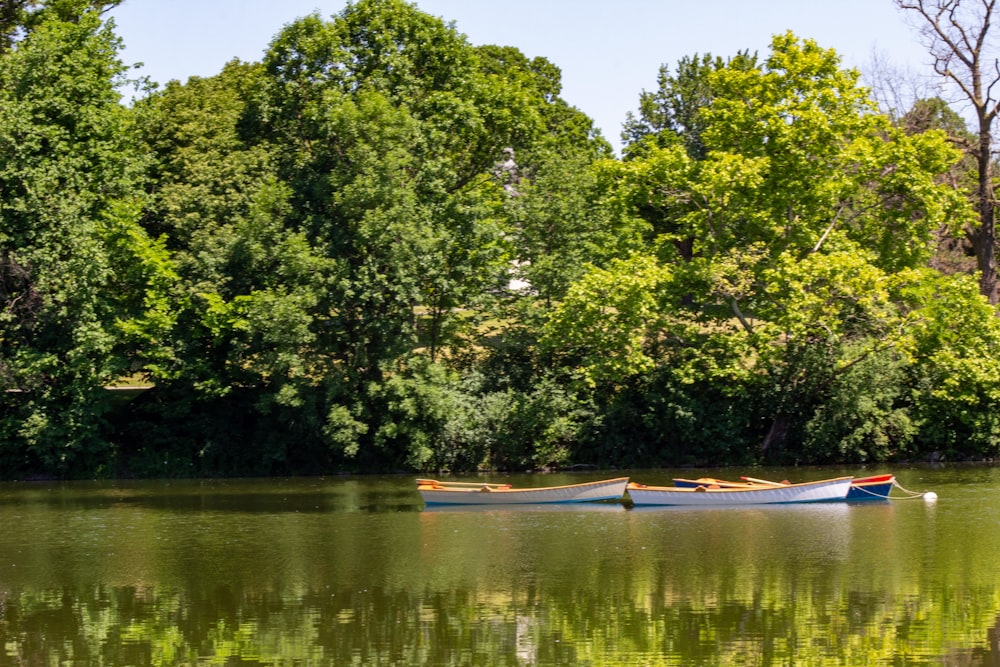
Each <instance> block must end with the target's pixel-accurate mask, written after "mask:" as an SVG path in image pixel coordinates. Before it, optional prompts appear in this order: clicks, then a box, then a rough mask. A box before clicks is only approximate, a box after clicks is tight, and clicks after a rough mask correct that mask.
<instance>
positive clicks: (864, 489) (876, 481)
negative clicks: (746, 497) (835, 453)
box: [673, 474, 896, 501]
mask: <svg viewBox="0 0 1000 667" xmlns="http://www.w3.org/2000/svg"><path fill="white" fill-rule="evenodd" d="M673 481H674V486H678V487H681V488H695V487H697V486H712V485H714V486H719V487H723V488H734V489H757V488H761V487H768V486H778V484H777V483H775V484H767V483H764V482H729V481H726V480H722V479H715V478H712V477H701V478H699V479H683V478H680V477H678V478H675V479H674V480H673ZM895 483H896V478H895V476H893V475H891V474H887V475H873V476H871V477H855V478H854V481H853V482H851V488H850V490H849V491H848V492H847V497H846V498H845V500H850V501H855V500H888V499H889V494H890V493H891V492H892V487H893V485H895Z"/></svg>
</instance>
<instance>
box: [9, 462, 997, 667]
mask: <svg viewBox="0 0 1000 667" xmlns="http://www.w3.org/2000/svg"><path fill="white" fill-rule="evenodd" d="M874 472H894V473H896V475H897V477H898V478H899V481H900V482H901V484H902V485H903V486H904V487H906V488H908V489H912V490H914V491H923V490H928V489H929V490H933V491H935V492H936V493H937V494H938V496H939V497H938V500H937V502H936V503H927V502H925V501H924V500H923V499H915V500H895V501H891V502H878V501H876V502H869V503H861V504H845V503H841V504H822V505H802V506H780V507H777V506H776V507H767V508H756V509H733V508H729V509H675V508H639V509H630V508H627V507H626V506H625V505H622V504H598V505H584V506H566V507H552V508H548V509H544V508H538V507H531V508H520V509H519V508H502V509H489V508H485V509H484V508H479V509H462V508H450V509H431V510H428V509H426V508H424V506H423V504H422V502H421V501H420V498H419V496H418V495H417V493H416V491H415V487H414V484H413V478H412V477H389V478H386V477H377V478H367V477H365V478H330V479H307V480H266V481H221V482H215V481H213V482H117V483H74V484H47V483H46V484H35V483H16V484H4V485H0V649H2V650H0V665H24V664H30V665H191V664H199V665H214V664H219V665H229V666H234V665H922V664H928V665H998V664H1000V468H997V467H968V466H962V467H942V468H938V469H928V468H891V467H887V468H884V469H879V470H869V471H859V470H842V469H826V470H788V469H785V470H768V471H753V474H754V475H755V476H758V477H768V478H789V479H794V480H795V481H805V480H806V479H818V478H821V477H833V476H837V475H840V474H863V473H864V474H872V473H874ZM619 474H620V473H617V472H616V473H610V474H609V473H586V474H582V473H581V474H573V475H568V474H567V475H546V476H534V477H531V476H516V477H509V478H503V479H504V481H511V482H514V483H515V484H517V485H519V486H535V485H549V484H562V483H573V482H578V481H587V480H590V479H600V478H603V477H612V476H618V475H619ZM626 474H631V476H632V478H633V479H634V480H636V481H640V482H645V483H650V484H663V483H669V479H670V478H671V477H672V476H674V475H679V474H683V475H684V476H687V477H690V476H692V475H693V474H695V475H697V474H717V475H718V476H728V477H733V476H736V475H738V474H739V472H738V471H737V472H734V471H724V472H723V471H700V470H699V471H690V470H687V471H630V472H628V473H626Z"/></svg>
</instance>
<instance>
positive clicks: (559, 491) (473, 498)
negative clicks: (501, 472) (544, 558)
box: [417, 477, 628, 505]
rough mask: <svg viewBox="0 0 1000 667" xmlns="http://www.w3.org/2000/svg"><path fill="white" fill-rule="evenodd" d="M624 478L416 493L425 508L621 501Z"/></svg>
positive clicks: (429, 488)
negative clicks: (529, 486)
mask: <svg viewBox="0 0 1000 667" xmlns="http://www.w3.org/2000/svg"><path fill="white" fill-rule="evenodd" d="M627 485H628V477H619V478H617V479H605V480H600V481H597V482H586V483H583V484H569V485H566V486H549V487H541V488H534V489H515V488H502V487H495V486H489V485H483V486H481V487H471V488H455V487H448V486H447V485H446V484H445V485H440V486H435V485H431V484H420V485H418V486H417V491H418V492H419V493H420V497H421V498H423V499H424V502H425V503H427V504H428V505H519V504H535V505H537V504H566V503H585V502H594V501H600V500H621V499H622V497H624V495H625V487H626V486H627Z"/></svg>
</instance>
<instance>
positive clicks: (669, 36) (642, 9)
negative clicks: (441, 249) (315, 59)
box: [112, 0, 929, 148]
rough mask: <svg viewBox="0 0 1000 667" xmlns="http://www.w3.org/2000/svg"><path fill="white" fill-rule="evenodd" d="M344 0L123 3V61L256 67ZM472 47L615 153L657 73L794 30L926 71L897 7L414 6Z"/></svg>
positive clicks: (498, 0) (802, 3) (181, 75)
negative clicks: (559, 103) (501, 59)
mask: <svg viewBox="0 0 1000 667" xmlns="http://www.w3.org/2000/svg"><path fill="white" fill-rule="evenodd" d="M345 4H346V3H345V1H344V0H125V2H124V3H123V4H122V5H121V6H120V7H118V8H117V9H116V10H115V11H114V12H113V13H112V16H113V17H114V19H115V22H116V24H117V32H118V34H119V35H120V36H121V37H122V39H123V40H124V42H125V52H124V54H123V57H124V59H125V61H126V62H127V63H135V62H142V63H143V65H144V66H143V68H142V69H141V70H140V72H141V73H143V74H145V75H147V76H149V77H150V78H151V79H152V80H153V81H156V82H159V83H166V82H167V81H169V80H171V79H180V80H182V81H183V80H186V79H187V78H188V77H189V76H212V75H214V74H216V73H218V72H219V70H220V69H221V68H222V66H223V64H224V63H226V62H227V61H229V60H231V59H233V58H239V59H240V60H245V61H256V60H259V59H260V58H261V55H262V54H263V52H264V50H265V49H266V48H267V45H268V43H269V42H270V41H271V39H272V38H273V37H274V35H275V34H276V33H277V32H278V31H280V30H281V28H282V26H284V25H285V24H287V23H289V22H291V21H293V20H295V19H296V18H298V17H300V16H304V15H306V14H309V13H312V12H313V11H319V12H320V14H321V15H323V16H324V17H330V16H332V15H333V14H336V13H338V12H340V11H341V10H342V9H343V8H344V6H345ZM416 4H417V5H418V6H419V7H420V8H421V9H422V10H423V11H425V12H427V13H429V14H432V15H434V16H439V17H441V18H443V19H445V20H446V21H449V22H453V23H454V24H455V27H456V28H457V29H458V31H459V32H462V33H464V34H465V35H466V36H467V37H468V39H469V41H470V42H472V43H473V44H501V45H505V46H515V47H518V48H519V49H520V50H521V51H522V52H524V54H525V55H527V56H529V57H534V56H544V57H546V58H548V59H549V60H550V61H552V62H553V63H554V64H556V65H557V66H559V68H560V69H561V70H562V73H563V98H564V99H566V100H567V101H568V102H569V103H570V104H572V105H574V106H576V107H577V108H579V109H580V110H581V111H583V112H584V113H586V114H587V115H588V116H590V117H591V118H593V119H594V121H595V122H596V123H597V125H598V127H600V128H601V130H602V132H603V134H604V136H605V137H606V138H607V139H608V140H609V141H610V142H611V143H612V145H614V146H615V147H616V148H617V147H618V146H619V134H620V131H621V125H622V123H623V122H624V120H625V115H626V113H627V112H629V111H634V110H635V109H636V107H637V104H638V98H639V94H640V93H641V92H642V91H643V90H651V89H653V88H655V86H656V75H657V72H658V70H659V67H660V65H663V64H667V65H670V66H671V67H672V66H673V65H674V64H675V63H676V62H677V61H678V60H679V59H680V58H682V57H684V56H687V55H692V54H695V53H712V54H714V55H720V56H730V55H733V54H735V53H736V52H737V51H739V50H741V49H750V50H751V51H758V52H760V53H761V54H764V53H766V52H767V46H768V44H769V42H770V39H771V36H772V35H774V34H776V33H781V32H784V31H786V30H791V31H792V32H794V33H795V34H797V35H798V36H800V37H808V38H811V39H815V40H816V41H817V42H819V44H820V45H821V46H824V47H829V48H833V49H836V50H837V52H838V53H840V54H841V56H842V57H843V59H844V63H845V65H847V66H851V67H859V68H862V69H864V67H865V65H867V64H868V63H870V62H871V59H872V54H873V53H875V52H878V53H880V54H881V55H882V57H883V58H885V59H888V60H889V61H890V62H892V63H893V64H894V65H895V66H896V67H897V68H899V69H902V70H908V71H910V72H912V73H927V72H929V67H928V66H927V63H928V58H927V55H926V52H925V50H924V49H923V48H922V46H921V44H920V41H919V38H918V35H917V33H916V31H915V30H914V29H913V28H912V27H911V26H910V25H908V23H907V19H906V17H905V16H904V15H903V14H901V13H900V12H899V11H898V10H897V9H896V8H895V5H894V3H893V2H892V0H836V1H832V0H756V1H754V0H418V1H417V3H416Z"/></svg>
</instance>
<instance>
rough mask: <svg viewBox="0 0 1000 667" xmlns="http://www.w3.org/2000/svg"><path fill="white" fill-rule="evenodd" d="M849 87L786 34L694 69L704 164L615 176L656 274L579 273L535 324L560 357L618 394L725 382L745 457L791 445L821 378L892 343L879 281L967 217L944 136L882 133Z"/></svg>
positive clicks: (671, 154)
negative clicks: (760, 52)
mask: <svg viewBox="0 0 1000 667" xmlns="http://www.w3.org/2000/svg"><path fill="white" fill-rule="evenodd" d="M858 76H859V75H858V73H857V72H856V71H853V70H845V69H842V68H841V66H840V61H839V58H838V57H837V55H836V54H835V53H834V52H833V51H830V50H828V49H823V48H820V47H819V46H818V45H817V44H815V43H814V42H812V41H811V40H799V39H797V38H796V37H795V36H794V35H791V34H785V35H778V36H776V37H775V38H774V40H773V42H772V46H771V51H770V54H769V55H768V57H767V59H766V60H765V61H763V62H762V63H761V65H760V66H757V67H750V68H747V67H742V66H733V67H723V68H720V69H717V70H715V71H713V72H711V73H710V74H709V83H710V86H711V91H712V96H711V100H710V103H709V104H707V106H705V107H703V108H702V109H701V110H700V112H699V126H698V132H699V133H700V140H701V142H702V143H703V145H704V148H705V152H704V156H703V157H702V158H700V159H694V158H692V156H691V155H690V154H689V151H688V149H687V148H686V146H685V144H684V142H683V141H682V140H681V139H682V138H681V137H678V138H677V140H676V141H671V142H664V144H663V145H662V146H661V145H652V146H650V145H646V146H644V147H643V148H642V151H641V152H639V153H636V154H635V155H634V156H633V157H632V158H631V159H629V160H626V161H624V162H623V163H621V164H620V166H619V167H618V173H617V174H616V175H615V178H616V179H617V184H618V187H619V190H618V192H619V196H620V198H621V200H620V201H621V202H622V206H630V207H631V209H632V210H633V211H634V212H635V213H636V214H638V215H641V216H642V217H643V218H645V219H647V220H651V221H652V222H653V223H654V224H653V230H654V232H655V234H656V236H655V237H654V238H653V239H651V241H652V244H651V246H650V251H649V252H648V253H647V254H650V255H653V254H655V255H656V256H657V259H658V261H660V262H664V263H669V264H671V270H670V271H669V272H668V273H663V274H657V273H655V272H652V273H651V272H649V271H641V270H637V269H635V268H626V269H621V268H620V267H611V268H612V269H614V273H608V272H604V273H600V272H592V273H591V274H589V275H588V277H587V278H586V279H585V280H584V281H581V283H580V288H579V293H580V295H581V296H584V298H577V289H578V288H576V287H575V286H574V288H573V289H571V290H570V291H569V293H568V294H569V297H568V298H567V299H566V300H565V302H564V303H563V304H562V305H561V306H560V308H558V309H557V311H556V313H555V314H554V316H553V320H552V324H551V325H550V332H551V337H550V340H552V341H554V342H555V341H565V342H566V344H565V345H561V344H560V345H554V346H553V347H554V349H556V350H559V349H560V348H561V349H562V350H564V354H565V357H563V360H564V361H565V362H566V363H567V364H575V365H580V366H582V367H583V370H584V372H586V373H588V374H590V375H592V376H593V375H595V374H601V373H604V374H606V373H608V371H611V372H612V373H614V374H615V375H614V377H615V380H616V382H618V383H619V384H625V382H624V380H626V379H627V378H628V377H629V376H632V377H639V376H641V375H642V374H643V373H644V372H645V371H647V370H648V369H651V368H660V367H670V368H671V369H672V372H673V373H674V375H675V376H677V377H684V378H686V380H687V381H688V382H690V383H691V384H692V385H693V386H696V387H697V386H700V385H701V384H703V383H705V382H706V378H710V379H709V380H708V381H709V382H716V383H720V382H721V383H725V382H731V383H734V384H738V385H741V386H742V387H743V391H742V392H741V391H740V390H739V389H736V388H734V389H733V390H732V391H731V395H733V396H743V397H744V400H751V401H756V400H757V399H760V400H761V402H760V403H758V404H757V405H756V407H755V410H756V412H757V415H758V416H757V418H756V419H755V420H754V421H755V425H753V426H751V428H753V429H759V430H758V431H757V437H756V438H754V439H756V440H757V442H759V443H760V448H761V450H762V451H763V452H765V453H768V454H774V453H779V452H781V450H782V449H783V448H784V447H785V446H786V445H787V443H798V442H801V436H802V434H803V432H804V428H805V425H806V424H807V423H808V422H809V421H810V420H811V419H812V418H813V415H815V414H816V410H817V408H818V407H819V406H822V405H824V404H825V403H826V402H827V401H829V400H830V399H831V396H832V392H833V391H835V389H836V387H837V386H838V385H837V380H838V379H839V378H841V377H843V376H845V375H846V374H847V373H849V372H851V370H852V369H855V368H858V367H859V365H861V364H862V363H863V362H864V360H866V359H868V358H871V357H873V356H874V355H878V354H881V353H883V352H884V351H886V350H890V349H891V348H892V347H893V346H895V345H898V336H899V334H898V332H899V328H900V327H901V326H903V324H904V323H905V320H902V319H901V316H902V315H901V313H902V311H901V310H900V307H899V305H898V304H897V303H895V302H894V301H893V300H892V299H891V298H890V293H889V291H888V287H887V285H888V284H889V280H890V278H891V276H893V275H895V274H896V273H898V272H900V271H903V270H907V269H909V268H911V267H915V266H921V265H923V264H925V263H926V262H927V260H928V258H929V257H930V255H931V253H932V251H933V240H934V232H935V231H936V230H937V229H938V227H940V226H941V225H942V224H944V223H945V222H946V221H949V220H951V219H956V218H957V219H963V216H964V215H965V214H966V210H967V209H966V202H965V200H964V199H963V197H962V196H961V195H960V194H959V193H957V192H956V191H955V190H954V189H952V188H951V187H949V186H948V185H947V184H944V183H942V182H941V181H940V179H939V175H940V174H941V173H943V172H945V171H946V170H947V169H948V168H949V167H950V166H951V164H953V162H954V161H955V160H956V158H957V153H956V151H955V150H954V149H953V148H951V147H950V146H949V145H948V142H947V139H946V137H945V135H944V133H942V132H925V133H922V134H917V135H907V134H906V133H905V132H903V131H902V130H900V129H899V128H894V127H892V126H891V124H890V123H889V121H888V119H887V118H885V117H884V116H881V115H879V114H875V113H872V109H873V105H872V103H871V101H870V100H869V99H868V97H867V94H866V91H865V90H864V89H863V88H861V87H860V86H859V85H858ZM640 141H643V139H640ZM650 211H652V212H654V213H655V215H650V214H649V212H650ZM646 276H655V280H653V279H652V278H647V279H646V282H645V284H641V283H638V282H637V281H639V279H640V278H644V277H646ZM619 283H620V284H622V285H626V286H628V289H624V290H620V291H618V292H616V293H614V295H613V296H612V294H611V293H610V292H608V291H607V289H606V288H602V285H603V286H606V285H612V284H619ZM633 286H634V288H633ZM649 290H652V293H650V291H649ZM633 292H636V293H638V294H641V295H643V297H642V298H635V297H632V296H629V295H631V294H633ZM602 312H603V314H602ZM584 327H587V328H586V331H584ZM574 332H577V334H578V335H574ZM556 336H558V338H557V337H556ZM569 343H573V344H572V345H570V344H569ZM611 350H614V351H615V352H610V351H611ZM703 394H704V395H706V396H707V395H711V394H710V393H709V392H703ZM886 395H887V396H888V395H889V394H888V393H887V394H886ZM869 414H871V415H874V416H873V417H872V418H873V419H877V418H878V416H877V415H880V414H882V415H889V414H892V412H891V410H874V411H872V412H870V413H869ZM849 422H850V420H844V421H843V422H842V423H844V424H845V428H846V427H847V426H846V425H847V424H848V423H849ZM822 449H823V447H820V446H818V445H816V446H814V448H813V450H812V451H813V454H812V455H815V456H817V457H818V455H817V454H816V452H819V451H821V450H822Z"/></svg>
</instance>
